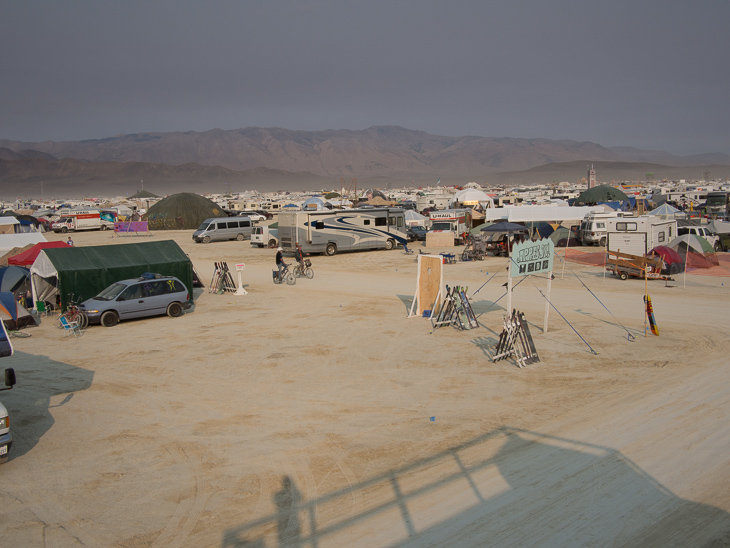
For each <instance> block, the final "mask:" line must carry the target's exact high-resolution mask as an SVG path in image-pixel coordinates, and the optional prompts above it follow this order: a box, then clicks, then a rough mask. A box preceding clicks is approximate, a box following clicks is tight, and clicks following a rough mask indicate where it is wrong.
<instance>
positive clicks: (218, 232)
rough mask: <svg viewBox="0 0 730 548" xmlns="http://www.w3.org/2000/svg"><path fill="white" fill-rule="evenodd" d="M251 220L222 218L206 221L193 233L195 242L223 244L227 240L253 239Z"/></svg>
mask: <svg viewBox="0 0 730 548" xmlns="http://www.w3.org/2000/svg"><path fill="white" fill-rule="evenodd" d="M251 227H252V223H251V219H250V218H249V217H221V218H219V219H206V220H205V221H203V224H201V225H200V226H199V227H198V230H196V231H195V232H193V241H194V242H203V243H204V244H207V243H210V242H222V241H225V240H238V241H239V242H242V241H243V240H245V239H246V238H250V237H251Z"/></svg>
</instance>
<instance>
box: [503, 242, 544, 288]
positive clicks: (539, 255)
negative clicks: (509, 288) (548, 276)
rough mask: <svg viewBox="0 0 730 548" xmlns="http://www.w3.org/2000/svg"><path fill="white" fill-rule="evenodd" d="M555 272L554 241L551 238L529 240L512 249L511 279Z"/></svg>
mask: <svg viewBox="0 0 730 548" xmlns="http://www.w3.org/2000/svg"><path fill="white" fill-rule="evenodd" d="M552 270H553V241H552V240H550V239H549V238H546V239H544V240H538V241H536V242H533V241H531V240H527V241H526V242H521V243H519V244H515V245H514V246H513V247H512V268H511V269H510V277H511V278H519V277H520V276H527V275H528V274H538V273H541V272H551V271H552Z"/></svg>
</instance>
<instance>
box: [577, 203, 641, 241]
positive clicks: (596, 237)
mask: <svg viewBox="0 0 730 548" xmlns="http://www.w3.org/2000/svg"><path fill="white" fill-rule="evenodd" d="M630 216H633V215H632V214H631V213H624V212H622V211H609V212H603V213H598V212H595V211H592V212H590V213H587V214H586V216H585V217H583V220H582V221H581V223H580V229H579V231H578V238H579V239H580V241H581V243H582V244H583V245H600V246H602V247H605V245H606V240H607V239H608V229H607V222H608V220H609V219H615V218H617V217H630Z"/></svg>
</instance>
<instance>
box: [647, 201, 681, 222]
mask: <svg viewBox="0 0 730 548" xmlns="http://www.w3.org/2000/svg"><path fill="white" fill-rule="evenodd" d="M678 214H679V215H681V216H684V212H682V211H681V210H679V209H677V208H676V207H672V206H670V205H669V204H667V203H663V204H662V205H660V206H659V207H657V208H656V209H653V210H651V211H650V212H649V215H657V216H659V217H661V218H662V219H669V218H672V219H674V218H675V217H676V215H678Z"/></svg>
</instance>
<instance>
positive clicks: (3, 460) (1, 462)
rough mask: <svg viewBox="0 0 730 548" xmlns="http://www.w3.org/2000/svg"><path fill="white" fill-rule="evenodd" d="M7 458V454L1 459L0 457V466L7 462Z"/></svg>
mask: <svg viewBox="0 0 730 548" xmlns="http://www.w3.org/2000/svg"><path fill="white" fill-rule="evenodd" d="M9 456H10V455H9V454H8V453H5V454H4V455H3V456H2V457H0V464H5V463H6V462H8V457H9Z"/></svg>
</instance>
